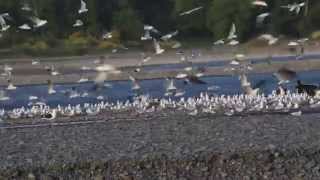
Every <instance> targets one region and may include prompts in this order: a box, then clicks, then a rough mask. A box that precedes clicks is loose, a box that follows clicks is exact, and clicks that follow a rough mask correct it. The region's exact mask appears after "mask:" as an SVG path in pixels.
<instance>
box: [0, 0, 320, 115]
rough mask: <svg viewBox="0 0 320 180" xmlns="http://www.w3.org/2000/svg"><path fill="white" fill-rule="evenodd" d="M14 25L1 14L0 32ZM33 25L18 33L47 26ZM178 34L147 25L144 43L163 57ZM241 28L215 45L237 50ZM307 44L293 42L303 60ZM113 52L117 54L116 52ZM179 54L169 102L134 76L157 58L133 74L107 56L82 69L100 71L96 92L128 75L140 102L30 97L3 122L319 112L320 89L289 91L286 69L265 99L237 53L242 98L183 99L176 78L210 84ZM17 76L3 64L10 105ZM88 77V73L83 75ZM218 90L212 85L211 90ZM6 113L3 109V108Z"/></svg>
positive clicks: (0, 94) (258, 0) (291, 76)
mask: <svg viewBox="0 0 320 180" xmlns="http://www.w3.org/2000/svg"><path fill="white" fill-rule="evenodd" d="M80 2H81V3H80V9H79V10H78V13H79V14H82V13H86V12H88V9H87V7H86V3H85V2H84V1H83V0H81V1H80ZM252 5H254V6H259V7H262V8H263V7H267V6H268V4H267V3H266V2H265V1H262V0H255V1H253V2H252ZM304 6H305V3H294V4H289V5H286V6H281V7H282V8H286V9H288V10H289V12H293V13H294V14H296V15H298V14H299V12H300V10H301V8H302V7H304ZM202 8H203V7H202V6H200V7H196V8H194V9H191V10H188V11H185V12H182V13H180V14H179V15H180V16H187V15H191V14H193V13H195V12H197V11H200V10H201V9H202ZM21 9H22V10H23V11H28V12H32V8H31V7H30V6H29V5H28V4H24V5H23V7H22V8H21ZM270 15H271V14H270V13H269V12H264V13H262V14H260V15H258V16H257V20H256V21H257V23H258V24H261V23H263V22H264V19H265V18H267V17H268V16H270ZM7 19H8V20H10V19H11V18H10V15H9V14H8V13H4V14H0V26H1V29H0V31H2V32H5V31H7V30H8V29H9V28H10V25H8V24H7V23H6V20H7ZM30 20H31V22H32V23H33V26H30V25H29V24H27V23H26V24H23V25H21V26H19V27H18V28H19V29H21V30H31V29H32V28H40V27H42V26H45V25H46V24H47V23H48V21H47V20H42V19H40V18H39V17H36V16H30ZM83 25H84V23H83V21H82V20H81V19H76V20H75V23H74V24H73V27H79V26H83ZM178 33H179V31H178V30H175V31H172V32H170V33H168V34H162V33H160V31H159V30H157V29H156V28H155V27H154V26H152V25H144V34H143V35H142V37H141V40H142V41H150V42H152V43H153V46H154V51H155V55H161V54H163V53H164V52H165V49H164V48H162V47H161V43H160V42H161V41H168V40H170V39H172V38H174V37H175V36H177V35H178ZM112 37H113V34H112V32H107V33H105V34H103V36H102V38H103V39H110V38H112ZM237 38H238V36H237V29H236V25H235V24H234V23H232V24H231V28H230V32H229V34H228V36H226V37H225V38H223V39H219V40H217V41H216V42H214V43H213V44H214V45H215V46H218V45H222V44H226V45H230V46H236V45H238V44H239V41H238V40H237ZM259 39H262V40H265V41H267V44H268V45H269V46H271V45H274V44H276V43H277V42H278V39H279V38H277V37H275V36H273V35H271V34H263V35H261V36H260V37H259ZM306 41H308V39H306V38H304V39H298V40H297V41H291V42H289V44H288V46H290V47H300V56H301V55H303V52H304V50H303V45H304V43H305V42H306ZM181 46H182V44H181V43H180V42H178V41H175V44H173V46H172V48H173V49H179V48H180V47H181ZM113 52H114V53H116V52H117V50H114V51H113ZM177 54H180V55H181V58H180V63H182V64H184V65H185V68H184V69H183V70H182V71H180V72H179V73H177V74H176V76H175V77H170V78H169V77H168V78H166V82H167V83H166V92H165V95H164V96H165V97H166V98H161V99H156V98H152V97H150V96H149V95H147V92H146V93H143V92H142V90H141V86H140V84H139V80H137V79H136V78H135V73H139V72H141V71H142V70H143V65H144V64H146V63H147V62H149V61H150V60H151V59H152V57H151V56H147V55H146V54H145V53H142V58H141V61H140V62H139V63H138V64H137V66H136V68H135V69H134V70H133V71H132V72H122V71H120V70H119V69H117V68H116V67H114V66H112V65H110V64H107V63H106V61H105V58H104V57H100V59H99V60H97V61H95V62H94V63H95V66H94V67H87V66H83V67H82V68H81V71H82V72H84V73H85V72H86V71H95V72H96V73H97V75H96V77H95V79H93V81H94V87H93V88H92V91H99V90H100V89H102V88H105V87H106V86H108V83H106V80H107V77H108V76H109V75H110V74H113V75H117V74H122V75H123V74H125V73H127V75H128V78H129V79H130V81H131V82H132V87H131V90H132V91H133V92H134V93H135V97H134V98H133V99H132V100H127V101H125V102H120V101H117V102H116V103H110V102H106V101H102V100H103V98H101V97H97V100H101V101H100V102H98V103H95V104H84V105H81V104H78V105H75V106H72V105H68V106H66V107H62V106H60V105H59V106H57V107H54V108H50V107H49V106H48V105H46V104H45V103H43V102H40V101H39V102H36V101H35V100H38V99H39V98H38V97H37V96H30V97H29V100H30V101H32V103H29V104H28V106H27V107H21V108H16V109H13V110H9V111H5V110H4V109H0V120H1V119H21V118H42V119H46V120H53V119H55V118H57V117H59V116H66V117H73V116H81V115H87V116H96V115H98V114H99V113H103V112H108V111H126V110H135V112H137V113H147V112H154V111H158V110H163V109H173V110H179V111H184V112H186V113H188V114H189V115H197V114H199V113H208V114H217V115H227V116H233V115H237V114H248V113H259V112H288V113H289V114H291V115H293V116H300V115H301V113H302V112H301V110H300V108H301V107H306V106H307V107H310V108H317V107H320V98H319V97H320V91H319V87H318V86H315V85H308V84H303V83H302V82H301V81H300V80H298V81H297V85H296V89H295V90H293V91H290V90H288V89H286V87H285V84H286V83H288V82H290V81H293V80H295V79H297V73H296V72H294V71H293V70H291V69H289V68H286V67H282V68H280V69H279V70H278V71H277V72H276V73H274V76H275V77H276V78H277V79H278V88H277V89H275V90H274V91H273V92H272V94H269V95H265V94H264V93H263V91H262V90H261V88H260V87H261V86H262V85H263V84H264V83H265V82H264V81H263V80H262V81H260V82H258V83H257V84H254V85H253V84H252V83H251V82H250V81H249V80H248V77H247V74H248V73H249V71H251V70H252V69H253V67H252V65H251V63H250V61H249V60H248V59H247V58H246V56H245V55H243V54H236V55H235V57H234V59H233V60H232V61H230V63H229V65H230V66H228V67H227V68H226V69H225V70H226V71H232V72H233V73H234V74H235V75H237V76H238V77H239V81H240V84H241V88H242V90H243V94H237V95H221V96H217V95H209V94H207V93H205V92H204V93H201V94H200V95H199V96H198V97H189V98H186V97H183V95H184V93H185V90H183V89H179V88H177V86H176V85H175V79H183V80H184V82H185V84H190V83H192V84H195V85H201V84H206V82H205V81H203V80H201V77H202V76H204V73H205V72H206V68H205V67H203V68H195V67H194V66H193V64H192V61H191V59H192V58H195V57H197V56H199V54H197V53H196V52H192V55H191V57H189V56H187V55H186V54H185V53H184V52H183V51H182V50H179V51H178V53H177ZM31 63H32V65H33V66H39V65H40V64H41V62H40V61H38V60H33V61H32V62H31ZM44 69H45V70H46V71H47V72H48V75H50V76H59V75H61V73H60V72H59V71H58V70H57V69H56V68H55V67H54V65H45V66H44ZM12 71H13V67H11V66H10V65H7V64H6V65H4V68H3V73H2V74H1V76H2V77H4V78H6V79H7V82H8V85H7V87H6V89H5V90H0V102H1V101H7V100H9V99H10V97H9V96H7V94H6V91H15V90H16V89H17V87H16V86H15V85H14V84H13V83H12V78H13V75H12ZM84 73H83V74H84ZM88 81H89V79H88V78H87V77H85V76H84V75H81V78H80V79H79V81H78V83H84V82H88ZM47 85H48V94H56V93H60V92H57V91H56V90H55V88H54V84H53V81H52V80H50V79H49V80H47ZM210 88H216V87H215V86H211V87H209V88H208V90H209V89H210ZM63 93H65V94H68V97H69V98H74V97H79V96H81V97H85V96H87V95H88V93H89V92H88V93H84V94H79V93H77V91H76V89H75V88H72V89H71V90H68V91H64V92H63ZM173 97H176V98H177V97H179V99H175V100H173ZM0 108H1V107H0Z"/></svg>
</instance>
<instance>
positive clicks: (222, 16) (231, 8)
mask: <svg viewBox="0 0 320 180" xmlns="http://www.w3.org/2000/svg"><path fill="white" fill-rule="evenodd" d="M251 2H252V1H251V0H241V1H239V0H214V1H212V3H211V5H210V8H209V10H208V13H207V27H208V29H209V30H210V31H211V32H212V33H213V35H214V38H215V39H220V38H225V37H226V36H227V35H228V33H229V31H230V28H231V25H232V23H235V25H236V28H237V35H238V37H239V38H240V40H244V39H246V38H248V37H249V36H250V32H251V31H252V27H253V24H254V22H252V21H250V20H252V18H253V17H252V9H251V8H252V6H251Z"/></svg>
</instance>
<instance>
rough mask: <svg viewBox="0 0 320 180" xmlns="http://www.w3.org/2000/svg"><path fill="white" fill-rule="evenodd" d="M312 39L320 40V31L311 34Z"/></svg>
mask: <svg viewBox="0 0 320 180" xmlns="http://www.w3.org/2000/svg"><path fill="white" fill-rule="evenodd" d="M311 39H313V40H319V39H320V31H314V32H313V33H311Z"/></svg>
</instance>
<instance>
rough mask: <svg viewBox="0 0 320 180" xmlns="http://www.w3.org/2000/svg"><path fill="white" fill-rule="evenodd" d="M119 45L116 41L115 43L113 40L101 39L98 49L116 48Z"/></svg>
mask: <svg viewBox="0 0 320 180" xmlns="http://www.w3.org/2000/svg"><path fill="white" fill-rule="evenodd" d="M118 46H119V45H118V44H116V43H113V42H111V41H101V42H100V43H99V44H98V49H101V50H102V49H114V48H117V47H118Z"/></svg>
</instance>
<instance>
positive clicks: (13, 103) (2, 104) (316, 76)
mask: <svg viewBox="0 0 320 180" xmlns="http://www.w3.org/2000/svg"><path fill="white" fill-rule="evenodd" d="M298 78H299V79H301V80H302V81H303V82H304V83H308V84H319V83H320V71H309V72H302V73H299V74H298ZM202 80H204V81H206V82H207V84H205V85H193V84H188V85H185V84H184V83H183V81H182V80H176V81H175V84H176V86H177V88H178V89H181V90H184V91H185V92H186V93H185V95H184V97H191V96H198V95H199V94H200V93H201V92H209V93H210V94H217V95H221V94H226V95H232V94H238V93H241V92H242V91H241V88H240V82H239V80H238V77H236V76H210V77H203V78H202ZM249 80H250V81H251V82H252V84H253V86H254V85H255V84H256V83H257V82H259V81H261V80H264V81H265V84H264V86H262V87H261V88H262V89H263V92H264V93H265V94H268V93H271V92H272V90H274V89H275V88H276V87H277V80H276V79H275V78H274V77H273V76H272V74H252V75H249ZM108 83H109V84H111V85H112V88H103V89H101V90H99V91H92V87H93V84H92V83H84V84H57V85H55V88H54V89H55V90H56V91H57V93H56V94H52V95H49V94H48V92H47V86H46V85H34V86H18V88H17V90H15V91H7V95H9V96H10V97H11V99H10V100H8V101H0V108H5V109H12V108H15V107H21V106H27V104H28V103H29V102H30V101H29V96H31V95H32V96H37V97H39V100H36V101H42V102H45V103H47V104H48V105H50V106H56V105H58V104H60V105H68V104H71V105H75V104H83V103H87V102H89V103H94V102H98V101H101V100H97V96H104V97H105V99H104V100H106V101H110V102H116V101H117V100H120V101H125V100H127V99H131V98H132V97H133V96H134V95H135V93H134V92H133V91H132V90H131V82H130V81H111V82H108ZM140 85H141V88H142V92H143V94H149V95H150V96H151V97H154V98H161V97H164V93H165V80H164V79H155V80H142V81H140ZM210 86H218V87H219V88H218V89H216V90H215V91H208V90H207V89H208V87H210ZM286 86H287V87H288V88H289V89H292V90H293V89H294V87H295V82H292V83H289V84H286ZM72 87H75V88H76V90H77V91H78V92H79V93H83V92H89V96H88V97H76V98H69V97H68V96H66V95H65V94H64V93H63V92H64V91H66V90H68V89H71V88H72ZM0 88H2V89H3V88H4V87H0Z"/></svg>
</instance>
